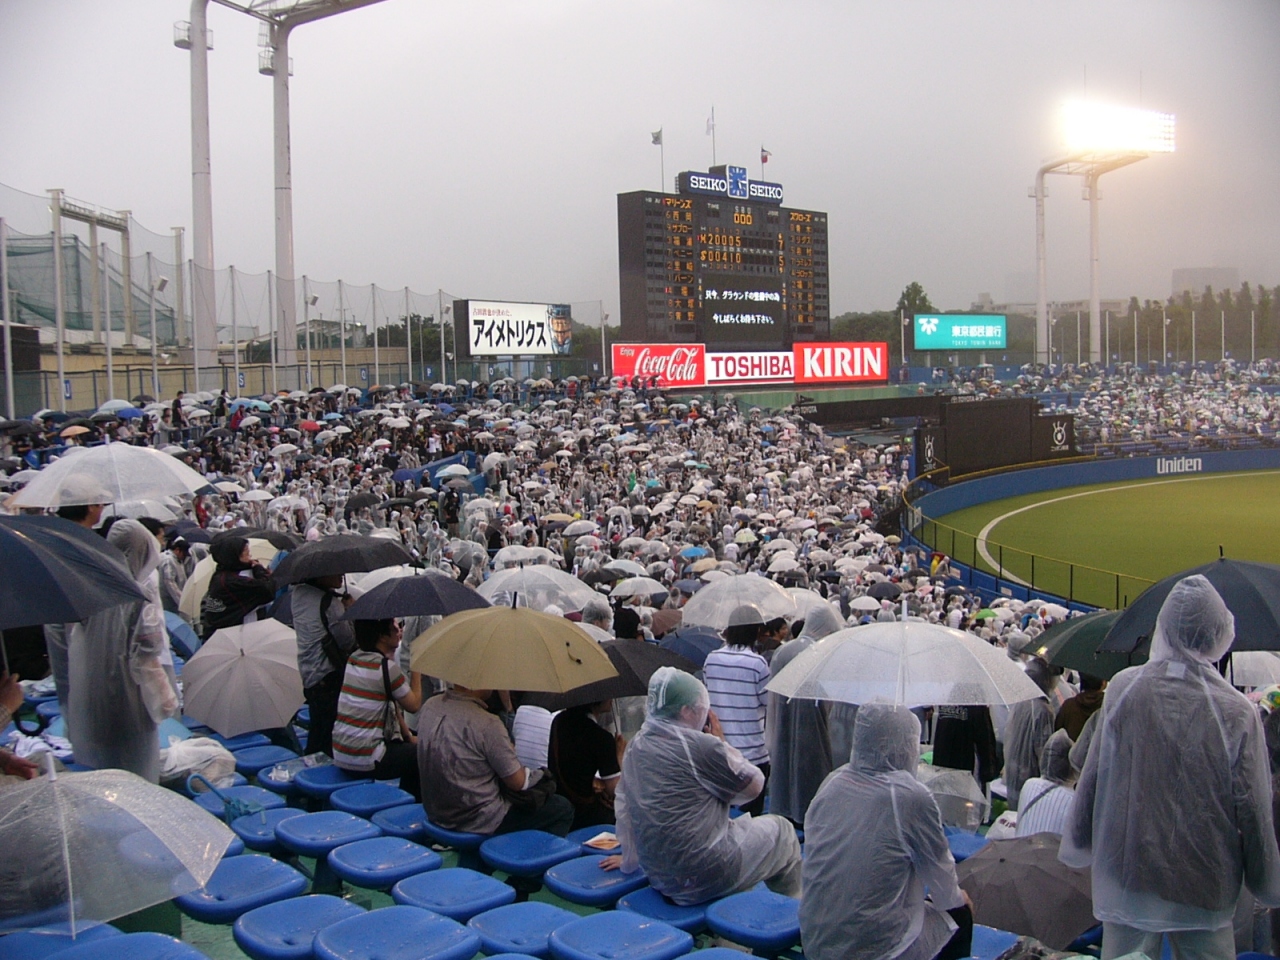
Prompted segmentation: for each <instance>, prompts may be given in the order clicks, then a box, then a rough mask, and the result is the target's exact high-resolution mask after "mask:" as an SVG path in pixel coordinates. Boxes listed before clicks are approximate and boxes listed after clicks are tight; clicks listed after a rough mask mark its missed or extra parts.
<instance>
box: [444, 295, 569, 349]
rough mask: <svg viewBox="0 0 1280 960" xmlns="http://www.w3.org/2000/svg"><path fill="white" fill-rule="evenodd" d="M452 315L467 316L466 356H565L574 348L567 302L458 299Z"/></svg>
mask: <svg viewBox="0 0 1280 960" xmlns="http://www.w3.org/2000/svg"><path fill="white" fill-rule="evenodd" d="M454 316H455V317H459V318H461V317H465V318H466V331H467V350H468V352H467V354H466V355H468V356H472V357H505V356H537V357H551V356H562V357H567V356H569V354H570V353H571V352H572V351H573V318H572V314H571V311H570V308H569V305H568V304H564V303H510V302H506V301H496V300H461V301H457V303H456V304H455V309H454Z"/></svg>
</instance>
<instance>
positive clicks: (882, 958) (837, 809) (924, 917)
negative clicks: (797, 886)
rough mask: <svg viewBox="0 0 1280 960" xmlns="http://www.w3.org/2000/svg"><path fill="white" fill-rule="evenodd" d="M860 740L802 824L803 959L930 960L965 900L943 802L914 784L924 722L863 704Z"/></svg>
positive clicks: (857, 727) (947, 936)
mask: <svg viewBox="0 0 1280 960" xmlns="http://www.w3.org/2000/svg"><path fill="white" fill-rule="evenodd" d="M853 740H854V746H853V757H852V759H851V760H850V762H849V763H848V764H847V765H845V766H843V767H840V768H839V769H837V770H836V771H835V772H834V773H832V774H831V776H829V777H828V778H827V781H826V782H825V783H824V784H823V785H822V789H821V790H819V791H818V795H817V796H816V797H815V798H814V800H813V803H812V804H810V806H809V813H808V816H806V817H805V822H804V828H805V860H804V892H805V895H804V899H803V900H802V901H801V903H800V931H801V934H802V937H803V940H804V953H805V956H806V957H809V958H812V960H930V958H931V957H934V956H935V955H936V954H937V953H938V951H939V950H940V949H941V948H942V947H943V945H944V944H946V942H947V941H948V940H949V939H950V938H951V935H952V933H953V932H954V931H955V929H956V925H955V923H954V922H953V921H952V920H951V918H950V917H949V916H947V914H946V912H945V911H947V910H953V909H955V908H957V907H960V906H962V905H963V904H964V898H963V896H962V895H961V893H960V888H959V886H958V885H957V882H956V870H955V861H954V859H953V858H952V856H951V850H950V848H949V847H948V846H947V838H946V835H945V833H944V832H943V829H942V821H941V819H940V818H939V815H938V807H937V804H936V803H935V802H934V799H933V796H932V795H931V794H930V793H929V790H928V788H926V787H925V786H924V784H922V783H920V782H919V781H918V780H917V779H916V778H915V769H916V763H917V760H918V759H919V755H920V748H919V743H920V721H919V720H917V719H916V717H915V715H914V714H912V713H911V712H910V711H909V710H907V709H906V708H905V707H893V706H889V705H887V704H884V703H868V704H864V705H863V706H862V707H861V709H859V710H858V716H857V720H856V721H855V724H854V734H853ZM926 887H927V888H928V890H929V894H930V896H931V898H932V899H931V901H930V902H926V901H925V888H926Z"/></svg>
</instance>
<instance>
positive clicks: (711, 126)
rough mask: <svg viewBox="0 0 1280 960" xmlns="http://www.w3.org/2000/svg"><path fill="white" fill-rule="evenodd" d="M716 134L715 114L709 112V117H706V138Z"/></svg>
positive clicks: (713, 111)
mask: <svg viewBox="0 0 1280 960" xmlns="http://www.w3.org/2000/svg"><path fill="white" fill-rule="evenodd" d="M715 132H716V112H715V110H712V111H711V116H709V117H707V136H708V137H710V136H712V135H714V134H715Z"/></svg>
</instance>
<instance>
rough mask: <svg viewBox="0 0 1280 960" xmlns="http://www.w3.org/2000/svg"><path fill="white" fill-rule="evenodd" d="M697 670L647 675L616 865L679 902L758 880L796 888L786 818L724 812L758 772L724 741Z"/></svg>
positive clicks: (754, 787) (760, 780)
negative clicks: (643, 877)
mask: <svg viewBox="0 0 1280 960" xmlns="http://www.w3.org/2000/svg"><path fill="white" fill-rule="evenodd" d="M710 703H711V701H710V697H709V696H708V694H707V688H706V687H704V686H703V685H702V683H701V681H699V680H698V679H697V678H696V677H694V676H692V675H690V674H687V673H684V672H682V671H680V670H676V669H675V668H673V667H660V668H659V669H658V670H657V671H655V672H654V674H653V676H652V677H651V678H650V680H649V691H648V697H647V704H646V706H647V715H646V717H645V721H644V725H643V726H642V727H641V728H640V732H639V733H638V734H636V736H635V739H633V740H632V741H631V743H630V745H629V746H628V747H627V750H626V753H625V754H624V755H623V758H622V783H621V784H620V785H619V787H618V790H617V794H616V796H615V802H614V813H615V815H616V816H617V823H618V839H619V840H620V841H621V843H622V850H623V853H622V859H621V867H622V870H623V872H625V873H634V872H635V871H636V870H637V869H643V870H644V872H645V875H646V876H647V877H648V878H649V883H650V885H651V886H652V887H653V888H654V889H655V890H657V891H658V892H659V893H661V894H662V895H663V896H665V897H668V898H669V899H671V900H673V901H675V902H676V903H678V904H682V905H686V906H687V905H691V904H695V903H702V902H704V901H706V900H713V899H716V898H719V897H723V896H727V895H728V894H731V893H739V892H741V891H744V890H749V889H751V888H752V887H753V886H755V885H756V884H757V883H759V882H761V881H764V883H765V884H767V885H768V887H769V888H770V889H771V890H773V891H775V892H776V893H781V894H784V895H786V896H790V897H798V896H799V895H800V843H799V841H798V840H797V839H796V832H795V830H794V829H793V828H792V826H791V824H790V823H788V822H787V821H786V820H784V819H783V818H782V817H775V816H761V817H752V816H746V815H744V816H741V817H739V818H737V819H736V820H734V819H730V817H729V807H730V805H732V804H739V805H741V804H745V803H749V802H750V801H751V800H754V799H755V798H756V797H757V796H758V795H759V793H760V791H761V790H763V789H764V775H763V774H762V773H761V772H760V770H759V768H758V767H756V766H755V765H754V764H752V763H749V762H748V761H747V760H745V759H743V757H742V754H740V753H739V752H738V751H737V750H736V749H734V748H733V747H732V746H730V745H729V744H728V743H727V742H725V740H724V735H723V731H721V729H720V723H719V721H718V720H717V719H716V717H715V714H713V713H711V712H710Z"/></svg>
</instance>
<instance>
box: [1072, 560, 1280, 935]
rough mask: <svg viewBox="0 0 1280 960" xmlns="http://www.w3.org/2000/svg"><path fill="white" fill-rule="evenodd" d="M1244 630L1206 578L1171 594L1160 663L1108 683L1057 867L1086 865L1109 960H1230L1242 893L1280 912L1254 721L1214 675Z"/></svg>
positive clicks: (1261, 747)
mask: <svg viewBox="0 0 1280 960" xmlns="http://www.w3.org/2000/svg"><path fill="white" fill-rule="evenodd" d="M1234 638H1235V618H1234V617H1233V616H1232V614H1231V612H1230V611H1229V610H1228V609H1227V607H1226V604H1224V603H1223V602H1222V598H1221V597H1220V596H1219V595H1218V593H1217V591H1216V590H1215V589H1214V588H1213V585H1212V584H1211V583H1210V582H1209V581H1208V580H1207V579H1206V578H1205V577H1203V576H1199V575H1196V576H1191V577H1186V578H1185V579H1183V580H1180V581H1179V582H1178V583H1176V584H1175V585H1174V587H1173V589H1172V590H1170V591H1169V595H1168V597H1167V598H1166V599H1165V602H1164V605H1163V606H1162V607H1161V608H1160V613H1159V614H1158V615H1157V616H1156V625H1155V631H1154V633H1153V635H1152V639H1151V657H1150V659H1149V660H1148V661H1147V663H1145V664H1143V665H1142V666H1140V667H1131V668H1129V669H1128V670H1122V671H1121V672H1120V673H1118V674H1116V675H1115V677H1113V678H1112V680H1111V682H1110V684H1109V685H1108V689H1107V695H1106V698H1105V699H1104V700H1103V703H1102V709H1101V710H1100V711H1099V712H1098V713H1096V714H1095V715H1094V717H1093V718H1092V720H1091V722H1095V723H1096V725H1097V726H1096V732H1095V733H1094V741H1093V744H1092V746H1091V747H1090V748H1089V751H1088V757H1087V759H1086V760H1085V764H1084V770H1083V772H1082V773H1081V775H1080V782H1079V784H1078V785H1077V787H1076V796H1075V800H1074V802H1073V803H1072V805H1071V809H1070V811H1069V813H1068V815H1067V821H1066V824H1065V828H1064V830H1063V833H1062V845H1061V847H1060V848H1059V852H1058V856H1059V859H1061V860H1062V861H1063V862H1064V863H1066V864H1067V865H1069V866H1073V867H1090V868H1091V869H1092V880H1093V915H1094V916H1095V917H1096V918H1097V919H1099V920H1101V921H1102V924H1103V936H1102V956H1103V960H1113V958H1115V957H1119V956H1122V955H1124V954H1128V953H1133V952H1136V951H1141V952H1143V953H1145V954H1146V955H1147V956H1150V957H1158V956H1160V954H1161V949H1162V940H1164V939H1167V940H1168V941H1169V946H1170V947H1171V948H1172V951H1173V956H1174V957H1176V958H1179V960H1182V958H1188V960H1189V958H1196V960H1199V958H1205V960H1209V958H1214V960H1230V958H1232V957H1234V956H1235V955H1236V949H1235V942H1234V933H1233V930H1232V919H1233V916H1234V913H1235V910H1236V903H1237V900H1238V899H1239V898H1240V895H1241V886H1242V884H1243V885H1244V886H1245V887H1247V888H1248V890H1249V892H1251V893H1252V894H1253V896H1254V897H1255V898H1256V901H1257V903H1258V904H1260V905H1261V906H1263V907H1278V906H1280V850H1277V846H1276V836H1275V829H1274V824H1273V819H1272V808H1271V804H1272V798H1271V770H1270V766H1269V763H1268V758H1267V748H1266V742H1265V737H1264V733H1263V729H1262V721H1261V719H1260V718H1259V716H1258V711H1257V710H1256V709H1255V708H1254V707H1253V705H1252V704H1251V703H1249V701H1248V700H1247V699H1245V697H1244V695H1243V694H1241V693H1239V692H1238V691H1237V690H1235V689H1234V688H1233V687H1232V686H1231V685H1230V684H1228V683H1227V682H1226V680H1224V679H1223V678H1222V676H1221V675H1220V674H1219V673H1218V671H1217V669H1216V667H1215V664H1216V663H1217V662H1218V661H1219V660H1221V659H1222V657H1223V656H1225V655H1226V653H1227V651H1228V650H1229V649H1230V648H1231V643H1232V641H1233V640H1234Z"/></svg>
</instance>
